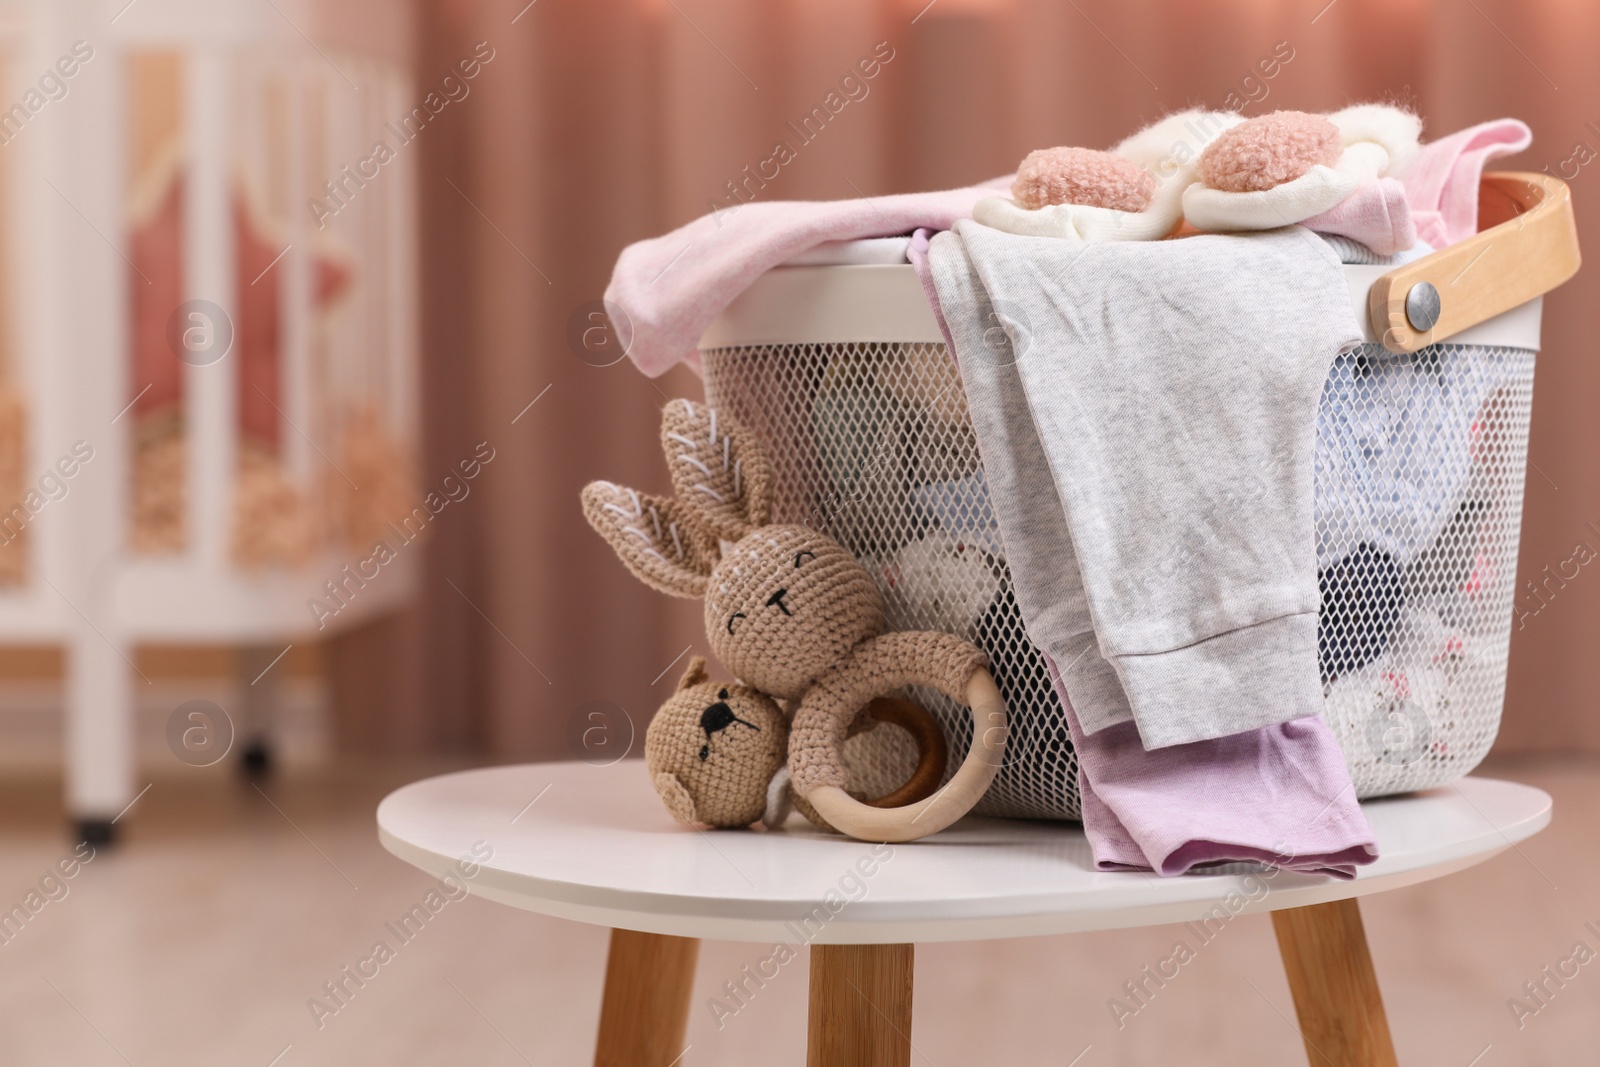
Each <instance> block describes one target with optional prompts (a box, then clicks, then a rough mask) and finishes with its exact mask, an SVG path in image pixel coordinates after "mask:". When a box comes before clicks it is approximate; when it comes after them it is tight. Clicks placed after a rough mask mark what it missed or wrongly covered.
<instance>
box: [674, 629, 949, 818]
mask: <svg viewBox="0 0 1600 1067" xmlns="http://www.w3.org/2000/svg"><path fill="white" fill-rule="evenodd" d="M879 722H889V723H894V724H896V725H898V726H901V727H903V728H904V729H905V730H906V731H907V732H909V733H910V734H911V736H912V739H913V740H914V741H915V742H916V745H917V751H918V755H919V758H918V762H917V768H916V770H915V771H914V772H913V773H912V775H911V777H910V778H909V779H907V780H906V782H905V784H903V785H902V786H901V787H900V788H899V789H896V790H895V791H894V792H892V793H890V794H888V795H887V796H883V797H879V798H878V799H876V800H868V801H867V803H868V804H870V805H871V806H873V807H875V808H885V807H888V808H892V807H898V806H900V805H901V804H911V803H915V802H916V801H918V800H922V799H924V798H926V797H929V796H932V795H933V792H934V790H936V789H938V788H939V779H940V778H942V777H943V776H944V767H945V762H946V759H947V756H948V752H947V750H946V747H945V740H944V734H943V733H942V732H941V731H940V728H939V724H938V723H937V722H936V721H935V720H934V718H933V716H932V715H929V714H928V713H927V711H925V710H924V709H923V708H921V707H920V706H918V705H916V704H913V703H912V702H911V701H909V700H898V699H894V698H889V697H880V698H878V699H876V700H874V701H872V703H870V704H868V705H867V707H866V709H865V711H864V713H863V714H861V715H859V716H857V719H856V722H855V723H854V724H852V726H851V733H852V734H854V733H856V732H857V731H858V729H859V730H867V729H872V728H873V727H875V726H876V725H877V723H879ZM788 757H789V720H788V719H787V718H786V717H785V716H784V714H783V711H782V710H781V709H780V708H779V707H778V704H777V701H775V700H773V699H772V698H771V697H769V696H767V695H766V694H765V693H762V692H760V691H758V690H755V689H752V688H750V687H749V686H747V685H739V684H738V683H736V682H719V681H714V680H712V679H711V678H710V676H709V675H707V674H706V661H705V660H704V659H702V658H700V657H699V656H696V657H695V658H694V659H693V660H692V661H691V662H690V664H689V669H688V670H687V671H685V672H684V675H683V677H682V678H681V679H679V681H678V688H677V689H676V690H675V691H674V692H673V694H672V696H671V697H669V698H668V699H667V702H666V703H665V704H663V705H661V709H660V710H659V711H657V712H656V714H655V717H654V718H653V719H651V720H650V729H649V731H648V732H647V733H646V734H645V743H644V762H645V767H646V769H647V770H649V772H650V781H651V782H652V783H653V784H654V785H655V787H656V792H657V793H660V794H661V799H662V800H663V801H665V802H666V805H667V810H668V811H670V812H671V813H672V814H673V816H674V817H675V818H676V819H677V820H678V821H679V822H684V823H703V824H705V825H708V826H716V827H722V828H728V829H732V828H738V827H745V826H749V825H751V824H752V823H755V822H760V823H761V824H762V825H764V826H766V827H768V828H774V827H777V826H781V825H782V824H783V821H784V819H785V818H787V817H788V814H789V808H790V805H791V803H794V802H795V801H796V800H797V799H798V803H795V804H794V806H796V807H798V808H799V810H800V813H801V814H802V815H804V816H805V817H806V818H807V819H810V820H811V821H812V822H813V823H815V824H816V825H817V826H818V827H820V828H821V829H824V830H831V829H833V827H832V826H830V825H828V823H827V821H826V820H824V819H823V818H822V816H820V815H818V814H817V812H816V810H815V809H813V808H812V807H811V805H810V804H808V803H806V802H805V800H804V799H803V798H796V797H794V795H793V790H792V788H790V786H789V768H788V766H787V764H788Z"/></svg>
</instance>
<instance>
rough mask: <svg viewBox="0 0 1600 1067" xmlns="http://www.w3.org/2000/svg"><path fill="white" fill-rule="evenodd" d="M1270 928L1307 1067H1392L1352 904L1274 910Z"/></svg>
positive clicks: (1375, 979) (1375, 978) (1364, 937)
mask: <svg viewBox="0 0 1600 1067" xmlns="http://www.w3.org/2000/svg"><path fill="white" fill-rule="evenodd" d="M1272 927H1273V929H1274V930H1275V931H1276V932H1277V934H1278V952H1279V954H1280V955H1282V956H1283V969H1284V971H1285V972H1286V973H1287V974H1288V976H1289V990H1290V992H1292V993H1293V994H1294V1010H1295V1014H1296V1015H1298V1016H1299V1017H1300V1036H1301V1037H1302V1038H1303V1039H1304V1040H1305V1043H1306V1056H1307V1058H1308V1059H1310V1061H1311V1063H1312V1065H1313V1067H1396V1063H1395V1058H1394V1042H1393V1041H1392V1040H1391V1039H1390V1037H1389V1019H1388V1017H1387V1016H1385V1015H1384V1013H1383V997H1382V995H1381V994H1380V993H1379V992H1378V976H1377V974H1376V973H1374V971H1373V969H1372V956H1371V955H1370V954H1369V953H1368V951H1367V934H1366V931H1365V930H1364V929H1363V928H1362V925H1361V909H1360V907H1359V906H1358V905H1357V904H1356V902H1355V900H1354V899H1351V900H1336V901H1334V902H1333V903H1331V904H1313V905H1311V906H1309V907H1304V908H1287V909H1285V910H1283V911H1275V912H1273V913H1272Z"/></svg>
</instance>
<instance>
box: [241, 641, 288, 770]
mask: <svg viewBox="0 0 1600 1067" xmlns="http://www.w3.org/2000/svg"><path fill="white" fill-rule="evenodd" d="M283 652H284V650H283V649H282V648H281V647H279V648H274V647H273V646H271V645H248V646H246V647H244V648H241V649H239V651H238V653H237V655H236V659H235V663H236V672H237V676H238V682H239V691H240V693H241V694H242V697H241V699H240V701H239V722H238V727H237V730H236V731H235V734H234V736H235V737H236V738H237V742H236V743H237V744H238V746H239V769H240V770H242V771H243V772H244V773H245V774H247V775H249V776H251V777H258V776H265V775H268V774H271V773H272V770H273V764H274V762H275V761H274V759H273V757H274V755H275V750H276V745H275V744H274V741H275V734H276V727H277V725H278V718H279V713H278V709H279V708H280V707H281V706H282V698H283V687H282V682H281V679H282V678H283V672H284V671H285V670H286V669H287V668H285V666H284V665H283V663H282V662H279V659H280V657H281V656H282V655H283Z"/></svg>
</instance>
